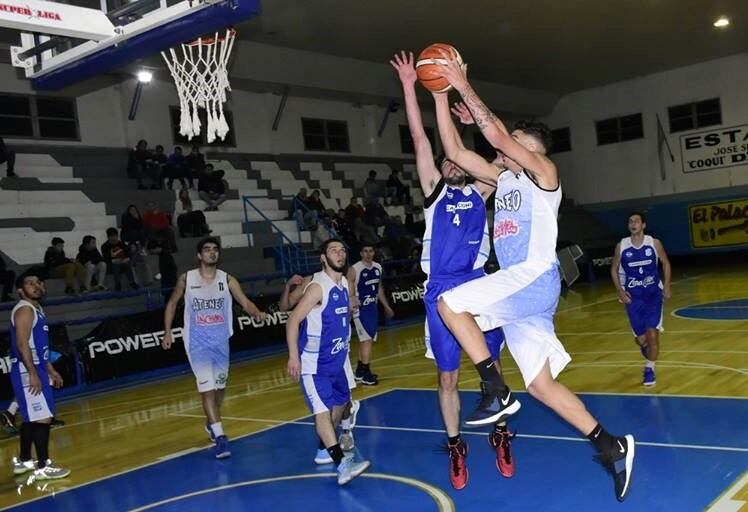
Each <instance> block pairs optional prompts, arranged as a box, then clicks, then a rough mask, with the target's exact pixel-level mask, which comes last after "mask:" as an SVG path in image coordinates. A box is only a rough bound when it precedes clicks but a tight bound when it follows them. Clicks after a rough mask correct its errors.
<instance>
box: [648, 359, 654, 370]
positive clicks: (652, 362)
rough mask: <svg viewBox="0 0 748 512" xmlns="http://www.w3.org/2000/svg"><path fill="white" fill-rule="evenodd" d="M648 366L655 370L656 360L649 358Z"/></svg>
mask: <svg viewBox="0 0 748 512" xmlns="http://www.w3.org/2000/svg"><path fill="white" fill-rule="evenodd" d="M646 366H647V368H651V369H653V370H654V369H655V362H654V361H650V360H649V359H647V365H646Z"/></svg>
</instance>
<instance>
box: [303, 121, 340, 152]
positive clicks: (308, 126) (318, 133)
mask: <svg viewBox="0 0 748 512" xmlns="http://www.w3.org/2000/svg"><path fill="white" fill-rule="evenodd" d="M301 132H302V134H303V136H304V149H305V150H306V151H336V152H341V153H348V152H350V150H351V148H350V144H349V142H348V123H346V122H345V121H331V120H329V119H309V118H302V119H301Z"/></svg>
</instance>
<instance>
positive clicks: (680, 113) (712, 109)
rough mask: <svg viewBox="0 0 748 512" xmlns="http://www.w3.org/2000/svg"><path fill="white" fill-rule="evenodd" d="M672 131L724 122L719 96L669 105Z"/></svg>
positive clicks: (682, 130) (668, 110) (668, 111)
mask: <svg viewBox="0 0 748 512" xmlns="http://www.w3.org/2000/svg"><path fill="white" fill-rule="evenodd" d="M667 113H668V118H669V119H670V133H675V132H684V131H686V130H693V129H695V128H704V127H705V126H714V125H719V124H722V107H721V105H720V102H719V98H712V99H708V100H704V101H696V102H693V103H684V104H683V105H675V106H672V107H668V109H667Z"/></svg>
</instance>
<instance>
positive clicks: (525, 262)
mask: <svg viewBox="0 0 748 512" xmlns="http://www.w3.org/2000/svg"><path fill="white" fill-rule="evenodd" d="M442 56H443V58H444V61H443V64H442V65H441V70H442V72H441V74H442V76H444V77H445V78H446V79H447V80H448V81H449V83H450V84H451V85H452V86H453V87H454V88H455V89H456V90H457V92H459V94H460V95H461V96H462V99H463V101H464V102H465V106H466V109H464V108H463V109H462V111H460V110H459V109H458V110H457V111H456V113H458V114H461V113H464V114H468V113H469V114H470V116H472V119H473V120H474V122H475V124H476V125H477V126H478V127H479V128H480V130H481V132H482V133H483V135H484V136H485V138H486V140H487V141H488V142H489V143H490V144H491V145H492V146H493V147H494V148H495V149H496V150H497V152H498V158H497V162H496V163H500V164H501V167H503V169H501V168H500V167H499V166H497V165H493V164H489V163H486V162H485V161H484V160H483V159H482V158H481V157H480V156H479V155H477V154H475V153H473V152H471V151H469V150H466V149H464V148H462V147H460V146H459V145H457V144H450V145H449V146H446V145H445V148H444V149H445V152H446V153H447V157H448V158H449V159H450V160H452V161H454V162H455V163H457V165H459V166H460V167H462V168H463V169H466V170H469V171H470V172H472V173H474V176H476V178H478V179H481V180H494V181H495V182H496V184H497V186H496V211H495V216H494V247H495V250H496V256H497V258H498V261H499V265H500V267H501V270H499V271H498V272H496V273H494V274H491V275H488V276H486V277H481V278H478V279H476V280H474V281H471V282H469V283H467V284H464V285H462V286H459V287H457V288H455V289H453V290H450V291H448V292H446V293H444V294H443V295H442V296H441V298H440V301H439V313H440V314H441V316H442V318H443V319H444V322H445V323H446V324H447V326H448V327H449V328H450V330H451V331H452V332H453V333H454V335H455V336H456V337H457V339H458V341H459V342H460V345H462V348H463V349H464V350H465V352H466V353H467V354H468V356H469V357H470V359H471V361H472V362H473V363H474V364H475V365H476V369H477V370H478V373H479V375H480V378H481V381H482V382H481V389H482V391H483V396H482V398H481V401H480V404H479V406H478V408H477V409H476V410H475V411H474V412H473V414H471V415H470V417H469V418H468V421H467V423H468V424H472V425H480V424H484V423H488V422H492V421H495V420H496V419H498V418H502V417H507V416H509V415H511V414H514V413H515V412H516V411H517V410H518V409H519V402H517V401H516V399H515V398H514V396H513V395H512V393H511V391H510V390H509V388H508V387H507V386H506V384H505V383H504V380H503V378H502V377H501V375H500V374H499V372H498V371H497V369H496V367H495V364H494V361H493V359H492V358H491V356H490V354H489V351H488V348H487V346H486V342H485V340H484V337H483V333H482V332H481V330H487V329H490V328H493V327H497V326H503V327H504V334H505V335H506V339H507V345H508V347H509V350H510V351H511V353H512V357H514V360H515V361H516V363H517V366H518V367H519V369H520V372H521V373H522V377H523V379H524V381H525V385H526V386H527V390H528V391H529V392H530V394H531V395H532V396H533V397H534V398H536V399H538V400H540V401H541V402H542V403H544V404H545V405H546V406H548V407H550V408H551V409H553V410H554V411H555V412H556V413H557V414H558V415H559V416H561V417H562V418H563V419H565V420H566V421H567V422H569V423H570V424H572V425H573V426H574V427H576V428H577V429H578V430H579V431H580V432H581V433H582V434H584V435H586V436H587V438H588V439H589V440H590V441H591V442H592V443H593V444H594V446H595V448H596V449H597V451H598V453H599V457H600V459H601V462H603V463H604V464H605V466H606V467H607V468H608V469H609V470H610V472H611V473H612V474H613V479H614V484H615V485H614V487H615V494H616V498H617V499H618V500H619V501H623V500H624V499H625V497H626V495H627V493H628V491H629V489H630V483H631V472H632V469H633V463H634V452H635V444H634V438H633V436H631V435H626V436H623V437H614V436H612V435H610V434H609V433H608V432H607V431H606V430H605V429H603V427H602V426H601V425H600V424H599V423H598V422H597V420H596V419H595V418H594V417H593V416H592V415H591V414H590V413H589V412H588V411H587V409H586V408H585V406H584V404H583V403H582V401H581V400H579V398H577V396H576V395H575V394H574V393H572V392H571V391H569V390H568V389H567V388H566V387H565V386H563V385H562V384H560V383H558V382H557V381H556V380H555V378H556V376H557V375H558V373H559V372H560V371H561V370H562V369H563V368H564V367H565V366H566V364H567V363H568V362H569V361H570V360H571V358H570V357H569V355H568V354H567V353H566V351H565V350H564V347H563V345H562V344H561V342H560V341H559V340H558V338H557V337H556V334H555V330H554V326H553V315H554V314H555V311H556V306H557V305H558V300H559V294H560V289H561V283H560V277H559V270H558V260H557V257H556V238H557V235H558V224H557V216H558V207H559V204H560V202H561V185H560V182H559V178H558V171H557V169H556V166H555V165H554V164H553V162H552V161H551V160H550V159H549V158H548V157H547V156H546V153H547V152H548V150H549V149H550V130H549V129H548V127H547V126H545V125H544V124H542V123H535V122H521V123H518V124H517V126H516V128H515V130H514V131H512V132H511V133H510V132H509V130H507V128H506V127H505V126H504V123H502V122H501V121H500V120H499V119H498V118H497V117H496V116H495V115H494V114H493V113H492V112H491V111H490V110H489V109H488V108H487V107H486V106H485V105H484V104H483V102H482V101H481V100H480V98H479V97H478V95H477V94H476V93H475V91H474V90H473V89H472V87H471V86H470V84H469V83H468V81H467V77H466V76H465V71H464V69H463V68H462V67H461V66H460V64H459V63H458V62H457V61H456V59H455V56H454V55H452V54H451V53H448V52H446V51H443V52H442ZM434 100H435V102H436V113H437V120H438V122H439V124H442V122H444V123H446V122H447V120H448V119H449V117H450V108H449V98H448V96H447V94H434ZM470 116H465V117H470ZM461 119H462V117H461ZM465 120H466V121H468V119H465ZM468 122H469V121H468Z"/></svg>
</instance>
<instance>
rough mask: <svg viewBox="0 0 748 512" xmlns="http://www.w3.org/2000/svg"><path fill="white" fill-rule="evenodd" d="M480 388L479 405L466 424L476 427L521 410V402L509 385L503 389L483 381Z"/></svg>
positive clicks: (494, 421)
mask: <svg viewBox="0 0 748 512" xmlns="http://www.w3.org/2000/svg"><path fill="white" fill-rule="evenodd" d="M480 389H481V396H480V399H479V400H478V407H477V408H476V409H475V410H474V411H473V412H472V413H471V414H470V416H468V417H467V419H466V420H465V425H466V426H468V427H475V426H478V425H487V424H489V423H497V422H500V421H504V420H506V419H507V418H508V417H509V416H511V415H512V414H514V413H516V412H517V411H519V408H520V407H521V404H520V403H519V402H518V401H517V399H516V398H514V394H513V393H512V392H511V390H510V389H509V388H508V387H507V386H504V389H503V390H502V389H498V388H497V389H491V388H490V384H488V383H486V382H481V383H480Z"/></svg>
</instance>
